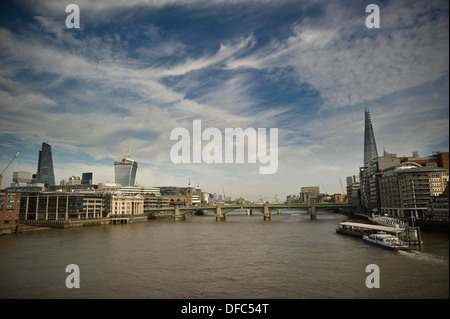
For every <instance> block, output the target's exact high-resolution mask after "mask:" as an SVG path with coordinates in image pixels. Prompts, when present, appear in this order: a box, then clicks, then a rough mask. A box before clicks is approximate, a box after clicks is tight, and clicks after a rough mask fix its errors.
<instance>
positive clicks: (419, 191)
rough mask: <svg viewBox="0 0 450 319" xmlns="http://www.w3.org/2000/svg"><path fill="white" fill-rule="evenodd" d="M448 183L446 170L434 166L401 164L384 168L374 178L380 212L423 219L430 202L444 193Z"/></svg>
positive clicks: (411, 163) (410, 163)
mask: <svg viewBox="0 0 450 319" xmlns="http://www.w3.org/2000/svg"><path fill="white" fill-rule="evenodd" d="M434 164H435V163H434ZM448 180H449V177H448V170H447V169H445V168H440V167H437V165H430V164H429V165H426V166H422V165H420V164H418V163H415V162H404V163H401V164H398V165H396V166H393V167H389V168H386V169H384V170H382V171H381V176H380V177H379V178H378V182H379V191H380V211H381V213H384V214H388V215H389V216H400V217H410V216H412V217H415V218H419V217H425V216H426V213H427V210H428V206H429V205H430V200H432V198H433V197H437V196H439V195H441V194H442V193H443V192H444V190H445V187H446V185H447V184H448Z"/></svg>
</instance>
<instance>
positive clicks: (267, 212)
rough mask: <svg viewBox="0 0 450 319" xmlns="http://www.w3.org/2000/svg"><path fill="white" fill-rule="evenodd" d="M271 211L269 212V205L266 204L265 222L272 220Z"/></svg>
mask: <svg viewBox="0 0 450 319" xmlns="http://www.w3.org/2000/svg"><path fill="white" fill-rule="evenodd" d="M270 219H271V217H270V211H269V205H268V204H267V203H266V204H264V220H270Z"/></svg>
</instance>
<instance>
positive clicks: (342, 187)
mask: <svg viewBox="0 0 450 319" xmlns="http://www.w3.org/2000/svg"><path fill="white" fill-rule="evenodd" d="M339 183H341V189H342V194H345V192H344V187H343V186H342V181H341V178H340V177H339Z"/></svg>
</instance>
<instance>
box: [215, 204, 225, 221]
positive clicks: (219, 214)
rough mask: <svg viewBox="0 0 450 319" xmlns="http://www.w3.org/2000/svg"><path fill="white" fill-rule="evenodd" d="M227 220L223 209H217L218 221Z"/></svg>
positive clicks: (218, 207)
mask: <svg viewBox="0 0 450 319" xmlns="http://www.w3.org/2000/svg"><path fill="white" fill-rule="evenodd" d="M221 220H225V215H222V207H220V206H217V207H216V221H221Z"/></svg>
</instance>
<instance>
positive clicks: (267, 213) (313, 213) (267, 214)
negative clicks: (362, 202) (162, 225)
mask: <svg viewBox="0 0 450 319" xmlns="http://www.w3.org/2000/svg"><path fill="white" fill-rule="evenodd" d="M242 209H246V210H247V214H249V215H250V214H252V213H253V211H257V212H260V213H262V214H263V216H264V220H270V219H271V214H272V213H273V212H277V213H280V211H281V210H282V209H288V210H301V211H306V212H307V213H309V214H310V218H311V219H312V220H314V219H316V218H317V213H318V212H320V211H325V210H332V211H335V212H346V213H352V212H354V211H355V210H356V206H353V205H347V204H328V203H314V202H312V203H293V204H269V203H265V204H243V205H240V204H236V205H215V206H178V205H177V206H174V207H173V206H172V207H160V208H148V209H144V215H154V214H156V213H161V212H164V213H166V214H171V215H173V216H174V219H175V220H183V219H184V218H185V216H186V214H192V213H205V212H209V213H213V214H215V215H216V220H217V221H221V220H225V216H226V214H227V213H229V212H231V211H234V210H242Z"/></svg>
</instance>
